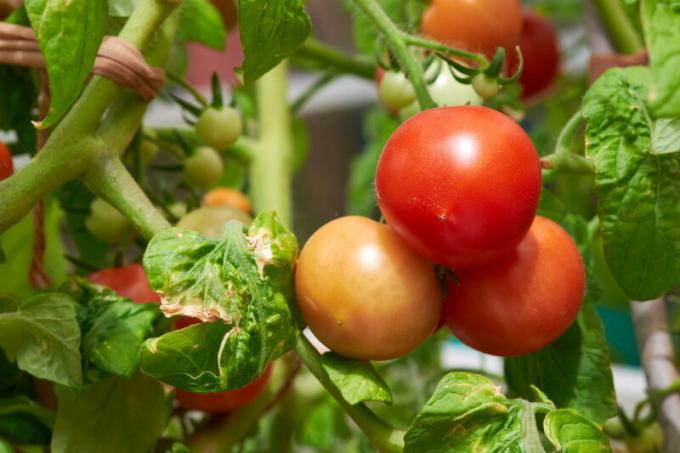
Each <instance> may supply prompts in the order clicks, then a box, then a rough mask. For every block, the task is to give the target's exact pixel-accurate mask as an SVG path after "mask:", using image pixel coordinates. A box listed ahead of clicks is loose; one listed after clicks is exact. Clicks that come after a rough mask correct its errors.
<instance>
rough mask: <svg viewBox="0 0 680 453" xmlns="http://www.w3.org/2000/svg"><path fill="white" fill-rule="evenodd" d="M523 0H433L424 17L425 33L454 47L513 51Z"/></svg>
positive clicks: (486, 52)
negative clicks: (521, 1)
mask: <svg viewBox="0 0 680 453" xmlns="http://www.w3.org/2000/svg"><path fill="white" fill-rule="evenodd" d="M521 24H522V9H521V5H520V1H519V0H433V1H432V3H430V5H429V6H428V7H427V9H426V10H425V13H424V14H423V17H422V20H421V26H420V29H421V33H422V34H423V35H424V36H426V37H429V38H432V39H435V40H437V41H439V42H441V43H444V44H447V45H449V46H452V47H457V48H460V49H463V50H468V51H470V52H479V53H483V54H485V55H487V56H489V57H491V56H493V55H494V53H495V52H496V49H497V48H498V47H504V48H505V49H506V51H507V52H508V53H510V52H511V51H512V50H513V49H514V47H515V46H516V45H517V43H518V42H519V33H520V29H521Z"/></svg>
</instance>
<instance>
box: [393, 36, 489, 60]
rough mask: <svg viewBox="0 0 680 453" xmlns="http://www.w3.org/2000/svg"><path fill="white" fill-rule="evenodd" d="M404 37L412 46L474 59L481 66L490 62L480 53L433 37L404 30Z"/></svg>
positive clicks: (450, 55)
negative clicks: (435, 39)
mask: <svg viewBox="0 0 680 453" xmlns="http://www.w3.org/2000/svg"><path fill="white" fill-rule="evenodd" d="M401 36H402V39H403V40H404V42H405V43H406V44H408V45H411V46H417V47H421V48H423V49H430V50H434V51H435V52H439V53H442V54H444V55H445V56H447V57H452V56H453V57H460V58H465V59H467V60H472V61H474V62H475V63H477V64H478V65H479V66H480V67H485V66H487V65H488V64H489V62H488V61H487V59H486V58H485V57H484V56H483V55H480V54H477V53H472V52H467V51H465V50H461V49H456V48H454V47H449V46H447V45H445V44H442V43H440V42H437V41H432V40H431V39H426V38H423V37H420V36H415V35H411V34H409V33H405V32H402V33H401Z"/></svg>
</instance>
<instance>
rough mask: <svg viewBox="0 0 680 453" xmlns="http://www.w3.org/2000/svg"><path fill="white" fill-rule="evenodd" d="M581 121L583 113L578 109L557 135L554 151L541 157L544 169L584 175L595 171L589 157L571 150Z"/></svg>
mask: <svg viewBox="0 0 680 453" xmlns="http://www.w3.org/2000/svg"><path fill="white" fill-rule="evenodd" d="M582 122H583V114H582V113H581V111H580V110H579V111H577V112H576V113H574V115H572V117H571V118H569V121H567V124H566V125H565V126H564V128H562V131H561V132H560V135H559V137H557V143H556V144H555V151H554V152H553V153H552V154H549V155H547V156H545V157H543V158H542V159H541V165H542V166H543V168H544V169H550V170H557V171H560V172H563V173H576V174H585V175H592V174H594V173H595V165H594V164H593V162H592V161H591V160H590V159H588V158H586V157H584V156H581V155H580V154H575V153H573V152H572V151H571V144H572V142H573V141H574V135H576V133H577V132H578V130H579V127H580V126H581V123H582Z"/></svg>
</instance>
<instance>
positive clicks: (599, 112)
mask: <svg viewBox="0 0 680 453" xmlns="http://www.w3.org/2000/svg"><path fill="white" fill-rule="evenodd" d="M649 81H650V72H649V71H648V70H647V69H646V68H639V67H630V68H625V69H618V68H615V69H611V70H609V71H607V72H606V73H605V74H604V75H602V76H601V77H600V78H599V79H598V80H597V81H596V82H595V84H594V85H593V86H592V87H591V88H590V90H589V91H588V93H587V94H586V96H585V98H584V100H583V106H582V112H583V115H584V117H585V119H586V121H587V128H586V153H587V154H588V156H589V157H591V158H592V159H593V162H594V163H595V168H596V178H595V188H596V193H597V196H598V198H599V203H598V217H599V219H600V224H601V228H602V237H603V241H604V250H605V257H606V260H607V263H608V264H609V267H610V269H611V271H612V274H613V275H614V277H615V278H616V280H617V282H618V284H619V286H621V289H623V290H624V291H625V292H626V294H627V295H628V296H629V297H630V298H631V299H635V300H647V299H651V298H654V297H657V296H659V295H660V294H662V293H664V292H666V291H668V290H669V289H671V288H673V287H674V286H676V285H677V284H678V283H680V229H678V228H677V224H678V222H680V204H678V203H677V194H678V193H679V192H680V181H679V180H678V178H677V175H678V172H679V171H680V154H678V153H672V154H662V155H655V154H653V153H652V130H653V123H652V120H651V118H650V114H649V112H648V110H647V108H646V105H645V103H644V99H645V92H646V87H647V86H649Z"/></svg>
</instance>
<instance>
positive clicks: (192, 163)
mask: <svg viewBox="0 0 680 453" xmlns="http://www.w3.org/2000/svg"><path fill="white" fill-rule="evenodd" d="M222 173H224V163H223V162H222V157H220V155H219V153H218V152H217V151H216V150H215V149H214V148H210V147H208V146H200V147H198V148H196V149H195V150H194V154H193V155H192V156H190V157H188V158H186V159H185V160H184V180H185V181H186V183H187V184H189V185H190V186H191V187H198V188H199V189H205V190H207V189H210V188H211V187H212V186H214V185H215V184H217V181H219V179H220V177H221V176H222Z"/></svg>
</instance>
